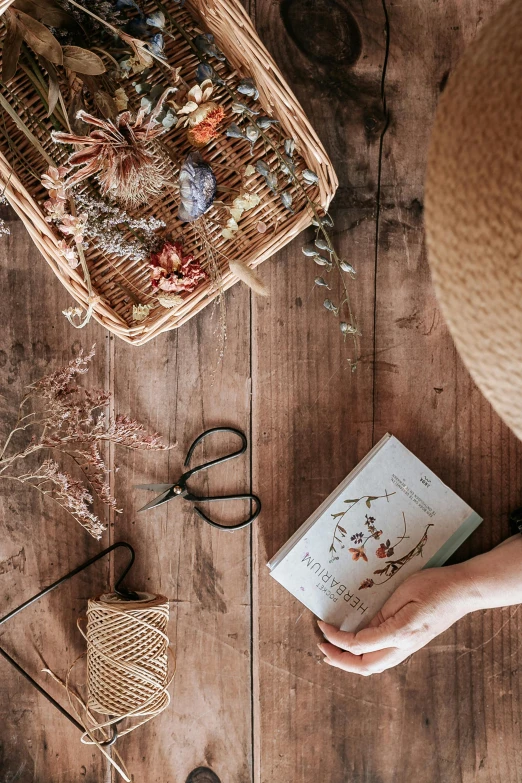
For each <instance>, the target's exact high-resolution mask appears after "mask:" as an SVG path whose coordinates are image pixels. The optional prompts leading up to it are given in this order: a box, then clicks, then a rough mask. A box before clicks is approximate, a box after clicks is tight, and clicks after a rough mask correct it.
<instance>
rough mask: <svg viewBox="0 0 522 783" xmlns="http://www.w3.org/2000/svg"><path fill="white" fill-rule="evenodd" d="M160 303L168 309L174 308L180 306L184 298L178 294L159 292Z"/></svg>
mask: <svg viewBox="0 0 522 783" xmlns="http://www.w3.org/2000/svg"><path fill="white" fill-rule="evenodd" d="M156 299H157V300H158V304H160V305H161V306H162V307H165V308H166V309H167V310H173V309H174V308H175V307H179V306H180V305H181V304H183V299H182V298H181V296H178V294H167V293H163V292H162V293H159V294H158V295H157V297H156Z"/></svg>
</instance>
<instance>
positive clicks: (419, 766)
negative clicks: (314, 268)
mask: <svg viewBox="0 0 522 783" xmlns="http://www.w3.org/2000/svg"><path fill="white" fill-rule="evenodd" d="M498 5H499V3H498V2H496V0H490V2H487V3H483V4H481V7H480V9H479V8H478V6H477V4H476V3H471V2H469V3H465V4H461V5H459V6H458V7H457V6H455V4H453V3H450V2H443V3H438V4H430V5H426V4H422V3H420V2H419V3H414V4H413V5H412V4H402V5H401V4H393V5H390V6H389V7H385V6H383V7H382V8H381V9H378V8H377V4H374V5H372V9H371V12H370V13H369V14H368V15H369V17H370V18H365V17H364V16H363V14H362V13H360V15H359V16H357V22H358V25H359V28H360V30H361V32H362V40H363V52H362V57H361V58H360V59H359V60H358V62H357V63H356V64H355V66H354V67H353V68H350V67H345V68H344V69H343V68H340V67H339V63H338V61H337V62H336V58H338V57H339V53H342V51H343V47H344V48H345V49H348V50H349V44H347V43H346V35H347V32H346V31H347V30H349V29H350V26H349V24H348V23H346V22H345V23H344V24H343V21H342V17H343V13H345V12H346V10H347V9H352V10H353V11H354V15H355V12H356V10H359V11H360V4H358V3H349V2H336V3H334V4H328V6H329V8H328V9H327V8H326V7H323V4H321V3H319V4H316V5H314V6H312V4H311V3H306V2H305V3H303V2H301V3H297V2H295V3H291V2H286V3H283V4H282V6H281V7H282V8H283V11H285V10H286V13H287V14H288V9H289V8H290V9H293V13H294V19H295V24H296V25H298V26H299V29H298V34H297V35H296V33H295V30H294V38H295V37H297V38H298V39H300V42H301V47H302V49H301V53H300V52H299V50H298V49H296V47H295V46H294V45H293V43H292V41H290V40H289V38H288V37H287V35H286V34H285V32H284V31H283V26H282V23H281V19H280V17H279V6H274V5H273V4H271V3H269V2H264V0H258V2H257V4H256V8H257V23H258V27H259V29H260V30H261V33H262V37H263V38H264V40H265V42H266V43H267V45H268V46H269V48H270V49H271V50H272V52H273V53H274V55H275V56H276V58H277V59H278V61H279V63H280V64H281V66H282V68H283V70H284V72H285V74H286V76H287V77H288V79H289V81H290V83H291V84H294V85H297V91H298V93H299V97H300V98H301V100H302V101H303V103H304V105H305V108H306V109H307V111H308V112H309V114H310V116H311V117H312V120H313V121H314V123H315V126H316V128H317V129H318V131H319V133H320V135H321V136H322V138H323V139H324V141H325V143H326V146H327V149H328V150H329V152H330V153H331V154H332V157H333V161H334V165H335V166H336V167H337V169H338V172H339V174H340V180H341V182H344V183H350V185H351V187H350V188H348V187H346V189H345V190H344V191H341V194H340V199H338V205H339V206H338V210H337V215H338V218H339V219H340V221H339V219H338V222H341V223H342V225H343V226H347V225H351V224H353V223H354V222H355V221H356V219H357V217H358V216H360V218H361V219H363V220H364V219H365V218H366V221H367V222H366V224H365V223H362V225H360V226H359V227H358V228H357V231H359V232H362V236H361V233H359V235H358V236H357V235H354V234H352V235H348V236H343V237H342V241H343V243H344V246H345V247H346V248H349V249H350V250H352V247H353V254H352V258H354V259H355V265H356V266H359V269H360V268H361V266H362V263H363V262H365V263H366V265H367V267H369V266H370V265H372V266H373V263H374V261H375V259H376V261H377V277H376V280H375V290H376V303H375V355H373V346H370V347H368V344H367V343H366V347H363V356H365V355H366V356H368V360H367V363H366V362H363V364H362V370H363V371H362V372H361V374H360V375H358V376H356V380H355V383H354V382H352V383H351V385H350V384H349V383H342V382H341V383H340V382H339V380H338V376H339V372H338V367H339V358H338V355H337V354H336V351H335V350H333V349H332V342H331V339H330V336H329V333H328V331H327V327H326V325H324V324H323V323H321V321H320V318H319V316H318V313H317V310H313V309H312V308H311V307H309V306H308V305H309V303H308V302H306V306H303V307H301V308H299V309H298V308H297V307H293V306H290V305H289V303H290V302H294V301H295V295H296V288H297V286H298V285H299V283H300V281H301V280H302V277H303V276H304V271H303V273H302V275H300V274H299V272H300V271H301V269H302V268H303V264H302V261H301V259H299V252H298V248H297V247H293V248H292V249H291V250H290V251H289V252H288V253H287V254H281V255H280V257H279V260H278V265H277V272H276V267H275V265H274V266H271V267H269V268H268V269H265V270H263V272H264V274H268V275H269V284H270V287H271V289H272V291H273V290H275V289H277V294H276V296H273V297H272V299H271V300H270V302H269V303H268V304H266V305H265V304H262V305H261V306H256V307H255V309H254V329H255V331H254V335H255V342H254V345H255V351H256V353H255V355H254V358H253V366H254V372H253V390H254V428H255V433H256V437H255V443H256V450H255V452H254V457H255V463H254V481H255V483H256V482H257V484H258V485H259V486H258V489H259V491H260V493H261V494H262V496H263V500H264V503H265V510H266V514H265V516H264V518H263V523H262V527H260V528H259V530H258V536H257V541H256V544H257V564H256V573H255V577H254V609H255V610H256V609H257V611H258V615H259V621H258V624H257V625H256V627H255V633H256V634H257V636H256V639H255V649H258V653H257V656H256V658H255V659H254V664H255V682H256V683H257V691H256V692H255V693H257V694H258V696H259V706H258V709H257V712H256V717H257V723H256V724H255V727H254V736H255V737H257V738H258V740H257V744H256V747H255V771H256V775H255V779H256V781H263V783H264V781H268V780H270V781H271V783H279V782H280V781H281V782H282V781H283V780H284V781H286V780H288V779H291V780H292V781H295V782H297V781H310V780H318V779H324V780H332V781H341V780H343V781H345V780H350V781H368V782H369V781H372V783H373V782H374V781H380V782H382V783H392V781H396V780H419V781H426V783H428V782H429V783H432V782H433V781H438V780H444V781H475V780H481V781H495V783H496V781H518V780H520V772H519V771H518V770H519V769H520V750H519V748H520V730H519V726H518V711H519V709H520V706H519V700H518V699H519V689H518V684H517V680H516V672H517V666H518V660H519V657H520V653H519V649H518V642H517V641H516V640H517V638H518V630H519V629H518V614H517V610H516V609H510V610H499V611H497V612H488V613H484V614H483V615H480V616H473V617H472V618H468V619H465V620H463V621H462V622H461V623H459V624H458V625H457V626H456V627H455V628H454V629H451V630H449V631H448V632H447V633H446V634H444V635H443V636H441V637H440V638H439V639H437V640H435V641H434V642H433V643H432V644H431V645H430V646H429V647H428V648H427V649H426V650H424V651H422V652H420V653H418V654H416V655H415V656H413V658H412V659H411V660H410V661H409V662H408V663H405V664H403V665H402V666H400V667H398V668H397V669H395V670H392V671H390V672H387V673H384V674H382V675H375V676H373V677H372V678H370V679H366V678H359V677H357V676H355V675H348V674H342V673H339V672H337V671H333V672H332V671H331V670H328V671H326V670H325V669H326V668H327V667H323V666H321V664H320V663H319V661H320V656H319V655H317V654H316V652H315V644H314V633H316V631H315V626H314V623H313V620H312V618H311V616H310V613H309V612H308V611H307V610H303V608H302V607H301V605H300V604H299V603H298V602H297V601H296V600H294V599H293V598H292V597H291V596H289V595H288V594H286V593H285V591H284V590H283V589H282V588H280V587H279V586H278V585H277V584H275V583H273V582H272V580H270V578H269V577H268V576H267V573H266V569H265V561H266V559H267V557H268V556H270V555H271V554H272V553H273V552H275V551H276V550H277V549H278V547H279V546H280V545H281V544H282V543H283V542H284V541H285V540H286V539H287V538H288V536H289V534H290V533H291V532H293V530H294V529H295V528H296V527H297V526H298V525H299V524H300V523H301V522H302V521H303V520H304V519H305V518H306V517H307V515H308V514H309V513H310V511H312V510H313V509H314V508H315V507H316V506H317V505H318V503H319V502H320V501H321V500H322V499H323V498H324V497H325V496H326V495H327V494H328V492H329V491H330V490H331V489H332V488H333V487H335V485H336V484H337V483H338V481H339V480H340V479H341V478H342V477H343V476H344V475H345V474H346V473H347V472H348V470H349V469H350V468H351V467H352V466H353V465H354V464H355V462H356V461H357V460H358V459H359V458H360V457H361V456H362V455H363V454H364V452H365V451H366V450H367V448H368V447H369V445H370V442H375V441H376V440H377V439H378V438H380V437H381V435H382V434H383V433H384V432H385V431H387V430H389V431H392V432H393V433H394V434H396V435H397V436H398V437H399V438H401V439H402V440H403V441H404V442H405V443H406V445H407V446H409V447H410V448H412V449H413V450H414V451H415V452H416V453H418V455H419V457H420V458H421V459H424V460H425V461H426V462H427V463H428V464H429V465H430V466H431V467H432V468H433V469H434V470H435V471H437V472H439V473H440V475H441V477H442V478H443V479H445V480H446V481H448V482H449V483H450V484H451V485H452V486H454V487H455V489H456V490H457V491H458V492H460V493H461V494H462V495H463V497H465V498H466V499H467V500H469V502H470V503H472V505H474V506H476V507H477V509H478V510H479V511H481V512H482V513H483V514H484V516H485V517H486V523H485V524H484V526H483V528H482V529H481V531H479V532H478V533H477V534H476V535H475V536H474V537H473V538H472V540H471V541H470V543H469V544H467V545H466V546H465V547H463V549H462V551H461V552H460V553H459V556H460V557H464V556H468V555H470V554H473V553H476V552H478V551H482V550H483V549H486V548H489V547H490V546H491V545H492V544H494V543H497V542H498V541H499V540H500V539H501V538H502V537H504V536H505V535H506V515H507V512H508V511H509V509H510V508H511V507H512V506H513V505H516V504H517V502H518V503H520V491H519V489H518V487H520V446H519V444H517V443H516V441H515V439H514V437H513V436H511V435H510V434H509V433H508V432H507V431H506V428H505V427H503V426H502V425H501V424H500V423H499V421H498V419H497V418H496V417H495V416H494V415H493V414H492V412H491V410H490V408H489V406H488V405H487V403H485V401H484V400H483V399H482V398H481V397H480V394H479V393H478V391H477V390H476V389H475V388H474V387H473V385H472V383H471V381H470V379H469V376H468V375H467V373H466V372H465V370H464V369H463V368H462V366H461V364H460V362H459V360H458V357H457V356H456V355H455V351H454V349H453V346H452V342H451V339H450V338H449V336H448V334H447V332H446V329H445V327H444V325H443V323H442V320H441V317H440V314H439V312H438V309H437V305H436V302H435V300H434V297H433V292H432V290H431V286H430V282H429V272H428V268H427V264H426V259H425V255H424V251H423V245H422V201H423V187H422V186H423V179H424V168H425V160H426V147H427V141H428V136H429V127H430V123H431V120H432V117H433V114H434V110H435V106H436V101H437V97H438V93H439V89H441V88H442V87H443V85H444V83H445V81H446V79H447V75H448V72H449V70H450V69H451V67H452V66H453V65H454V63H455V61H456V59H457V57H458V55H459V54H460V52H461V51H462V48H463V46H464V45H465V43H466V42H467V41H468V40H470V39H471V38H472V37H473V35H475V34H476V30H477V27H478V26H479V25H480V23H481V22H483V21H484V20H485V19H486V18H487V17H488V16H489V15H490V14H491V13H492V12H493V11H494V10H495V7H497V6H498ZM383 9H385V10H386V12H387V14H388V15H389V23H390V52H389V62H388V71H387V74H386V79H385V87H386V94H387V104H388V109H389V111H390V124H389V127H388V129H387V131H386V133H385V134H384V136H383V149H382V155H381V157H380V163H381V170H380V173H381V180H382V182H381V188H380V190H381V192H380V194H379V198H378V202H379V225H378V226H376V220H375V215H374V213H373V212H372V213H370V214H369V215H368V214H367V213H365V212H364V210H363V209H361V207H363V206H364V204H365V203H366V202H367V201H368V200H373V199H376V196H377V194H376V190H377V187H376V185H377V181H378V162H377V160H376V155H375V144H374V145H373V147H372V145H370V147H369V149H368V145H367V143H366V139H365V138H364V137H363V135H362V129H363V127H364V126H365V123H364V120H363V118H364V117H365V116H366V117H367V116H368V106H367V102H366V101H365V93H364V91H363V90H357V89H355V90H352V89H351V88H352V87H353V85H354V84H356V85H357V84H358V82H359V83H360V82H362V83H363V84H364V85H367V84H373V87H374V89H373V93H374V96H375V95H376V94H377V93H378V87H379V83H380V79H381V73H382V65H383V61H384V54H385V39H384V36H383V30H384V26H385V24H384V22H385V19H384V16H383V13H381V11H382V10H383ZM365 10H366V12H367V13H368V8H367V7H366V8H365ZM328 11H329V13H328ZM315 14H316V15H315ZM340 31H343V32H340ZM343 34H344V35H345V38H343V37H342V36H343ZM332 41H334V42H335V45H336V47H337V48H336V50H335V51H334V52H331V51H330V50H329V49H328V47H329V46H331V45H332ZM420 41H422V45H420V44H419V42H420ZM341 44H342V45H341ZM303 48H304V49H306V51H307V57H304V55H303V53H302V51H303ZM325 51H326V53H327V55H326V60H327V62H326V63H325V62H321V60H320V58H323V55H324V53H325ZM328 58H329V59H328ZM361 62H362V63H363V67H364V69H365V77H366V81H364V80H363V79H362V78H361V79H360V80H357V78H356V76H357V73H358V68H359V67H360V64H361ZM378 103H379V101H378V97H374V105H376V106H378ZM318 106H321V107H322V109H323V112H322V115H320V114H319V112H318V111H317V108H316V107H318ZM326 106H327V107H328V108H326ZM376 113H377V112H376ZM361 120H362V121H361ZM366 127H368V122H367V123H366ZM377 127H380V128H382V123H377ZM362 161H363V162H364V164H363V163H362ZM368 162H370V170H368ZM361 171H362V176H361V179H360V180H359V178H358V177H359V176H360V173H361ZM359 185H360V186H361V187H358V186H359ZM348 194H352V198H353V199H354V201H356V204H355V205H354V206H355V208H354V210H353V212H352V214H351V215H350V216H349V218H348V215H347V210H346V207H347V203H349V198H350V196H349V195H348ZM353 194H357V195H356V196H353ZM361 202H362V204H361ZM357 206H358V207H359V209H357ZM376 229H377V230H378V246H377V253H376V254H375V245H374V244H373V242H372V239H373V234H372V230H373V232H375V230H376ZM365 232H366V233H365ZM357 239H358V242H357ZM365 240H366V241H365ZM356 242H357V244H356ZM296 244H297V243H296ZM299 263H301V266H300V267H299V272H298V266H297V265H298V264H299ZM283 265H284V266H283ZM363 270H364V267H363ZM276 273H277V278H276ZM372 282H373V280H372V277H371V275H369V274H368V276H367V277H365V276H364V271H363V277H362V279H361V278H360V279H359V282H358V286H357V290H358V295H359V298H360V299H359V302H358V309H359V313H360V314H361V324H362V328H363V333H364V334H365V339H370V340H371V338H372V329H371V318H372V316H373V301H372V287H371V286H372ZM369 303H371V305H370V304H369ZM363 345H364V343H363ZM318 346H320V348H319V347H318ZM373 359H375V361H372V360H373ZM372 365H373V369H374V373H375V381H374V387H373V393H374V395H375V396H374V401H373V406H374V409H373V411H372V400H371V398H372V381H371V377H370V378H367V377H366V375H365V372H366V370H367V368H369V367H371V366H372ZM373 417H374V419H375V425H374V431H373V433H372V432H371V429H372V418H373ZM368 430H370V433H369V434H368Z"/></svg>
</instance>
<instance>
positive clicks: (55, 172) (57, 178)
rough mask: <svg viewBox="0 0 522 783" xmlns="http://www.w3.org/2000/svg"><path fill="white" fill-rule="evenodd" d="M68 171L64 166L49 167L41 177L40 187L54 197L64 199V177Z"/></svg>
mask: <svg viewBox="0 0 522 783" xmlns="http://www.w3.org/2000/svg"><path fill="white" fill-rule="evenodd" d="M68 171H69V169H68V168H67V167H66V166H59V167H58V168H57V167H56V166H49V168H48V169H47V171H46V172H45V174H44V175H43V177H42V185H43V186H44V188H46V189H47V190H49V191H50V194H51V195H52V196H54V197H56V196H61V197H62V198H64V199H65V188H64V181H63V180H64V177H65V175H66V174H67V173H68Z"/></svg>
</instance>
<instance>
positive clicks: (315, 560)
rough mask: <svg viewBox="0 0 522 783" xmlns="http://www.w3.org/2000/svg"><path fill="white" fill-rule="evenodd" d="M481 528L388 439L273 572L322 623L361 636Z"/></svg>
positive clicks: (288, 547) (279, 557) (301, 532)
mask: <svg viewBox="0 0 522 783" xmlns="http://www.w3.org/2000/svg"><path fill="white" fill-rule="evenodd" d="M481 522H482V519H481V517H480V516H479V515H478V514H477V513H476V512H475V511H473V509H472V508H470V506H468V505H467V503H465V502H464V501H463V500H462V499H461V498H459V496H458V495H456V494H455V492H453V491H452V490H451V489H450V488H449V487H447V486H446V485H445V484H444V483H443V482H442V481H441V480H440V479H439V478H437V476H436V475H435V474H434V473H433V472H432V471H431V470H429V468H427V467H426V466H425V465H424V464H423V463H422V462H421V461H420V460H419V459H417V457H416V456H415V455H414V454H412V453H411V451H409V450H408V449H407V448H406V447H405V446H403V445H402V443H401V442H400V441H399V440H397V438H395V437H394V436H392V435H389V434H387V435H385V436H384V438H382V440H380V441H379V443H377V444H376V446H374V448H373V449H372V450H371V451H370V452H369V454H367V456H366V457H365V458H364V459H363V460H362V461H361V462H360V463H359V464H358V465H357V466H356V467H355V468H354V470H352V472H351V473H350V474H349V475H348V476H347V477H346V478H345V479H344V481H342V482H341V483H340V484H339V486H338V487H337V489H335V490H334V491H333V492H332V493H331V495H329V496H328V497H327V498H326V500H325V501H324V503H322V504H321V505H320V506H319V508H318V509H317V511H315V512H314V513H313V514H312V515H311V516H310V517H309V518H308V519H307V520H306V522H304V524H302V525H301V527H300V528H299V529H298V530H297V531H296V532H295V533H294V535H293V536H292V537H291V538H290V539H289V540H288V541H287V543H286V544H285V545H284V546H283V547H282V548H281V549H280V550H279V552H277V554H276V555H275V556H274V557H273V558H272V559H271V560H270V562H269V563H268V568H269V569H270V573H271V575H272V576H273V577H274V579H276V580H277V581H278V582H279V583H280V584H281V585H283V587H285V588H286V589H287V590H288V591H289V592H291V593H292V594H293V595H294V596H295V597H296V598H298V599H299V601H301V603H303V604H304V605H305V606H307V607H308V608H309V609H311V611H312V612H313V613H314V614H315V615H316V616H317V617H319V618H320V619H321V620H325V621H326V622H329V623H332V624H333V625H336V626H338V627H340V628H341V629H342V630H345V631H357V630H359V629H360V628H362V627H364V626H365V625H367V623H368V622H369V621H370V620H371V619H372V617H373V616H374V615H375V614H376V613H377V612H378V611H379V609H381V608H382V606H383V605H384V603H385V602H386V600H387V599H388V598H389V596H390V595H391V594H392V593H393V592H394V590H395V589H396V588H397V587H398V586H399V585H400V584H401V582H403V581H404V580H405V579H406V577H407V576H409V575H410V574H413V573H414V572H415V571H419V570H420V569H421V568H431V567H433V566H441V565H443V564H444V563H445V562H446V560H447V559H448V558H449V557H450V556H451V555H452V554H453V553H454V552H455V551H456V550H457V549H458V547H459V546H460V545H461V544H462V543H463V542H464V541H465V539H466V538H467V537H468V536H469V535H471V533H472V532H473V531H474V530H475V529H476V528H477V527H478V525H479V524H480V523H481Z"/></svg>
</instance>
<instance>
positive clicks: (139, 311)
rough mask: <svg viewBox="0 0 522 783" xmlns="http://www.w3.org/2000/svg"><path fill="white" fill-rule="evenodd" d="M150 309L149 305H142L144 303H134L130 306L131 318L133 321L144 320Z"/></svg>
mask: <svg viewBox="0 0 522 783" xmlns="http://www.w3.org/2000/svg"><path fill="white" fill-rule="evenodd" d="M150 310H151V307H150V305H144V304H137V305H136V304H135V305H133V306H132V320H133V321H137V322H140V321H144V320H145V318H147V316H148V315H149V313H150Z"/></svg>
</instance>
